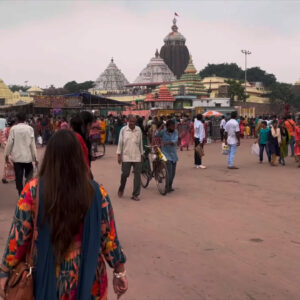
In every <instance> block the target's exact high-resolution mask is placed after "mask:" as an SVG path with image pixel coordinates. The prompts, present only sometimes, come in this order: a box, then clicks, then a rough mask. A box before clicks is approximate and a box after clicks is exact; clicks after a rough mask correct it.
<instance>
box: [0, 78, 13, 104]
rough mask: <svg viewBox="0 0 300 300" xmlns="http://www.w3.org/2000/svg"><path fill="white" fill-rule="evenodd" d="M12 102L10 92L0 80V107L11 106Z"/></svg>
mask: <svg viewBox="0 0 300 300" xmlns="http://www.w3.org/2000/svg"><path fill="white" fill-rule="evenodd" d="M13 102H14V98H13V93H12V91H11V90H10V89H9V88H8V86H7V85H6V84H5V83H4V81H3V80H2V79H0V105H9V104H13Z"/></svg>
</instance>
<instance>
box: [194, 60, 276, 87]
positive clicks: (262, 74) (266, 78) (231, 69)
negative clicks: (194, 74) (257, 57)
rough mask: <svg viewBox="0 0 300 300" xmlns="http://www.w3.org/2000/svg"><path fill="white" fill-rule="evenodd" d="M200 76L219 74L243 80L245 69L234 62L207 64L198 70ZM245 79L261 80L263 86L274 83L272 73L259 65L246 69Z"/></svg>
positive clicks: (250, 80)
mask: <svg viewBox="0 0 300 300" xmlns="http://www.w3.org/2000/svg"><path fill="white" fill-rule="evenodd" d="M199 75H200V77H202V78H203V77H210V76H213V75H215V76H219V77H226V78H231V79H237V80H244V78H245V71H244V70H243V69H241V68H240V67H239V66H238V65H237V64H235V63H231V64H228V63H223V64H208V65H207V66H206V67H205V68H204V69H203V70H201V71H200V72H199ZM247 81H249V82H255V81H258V82H262V83H263V84H264V86H266V87H269V86H271V85H272V84H275V82H276V77H275V75H274V74H269V73H267V72H266V71H265V70H262V69H261V68H259V67H253V68H249V69H247Z"/></svg>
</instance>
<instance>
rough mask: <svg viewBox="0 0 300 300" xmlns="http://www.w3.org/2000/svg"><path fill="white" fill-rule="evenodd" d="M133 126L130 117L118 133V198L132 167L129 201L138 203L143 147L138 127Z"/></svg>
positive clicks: (133, 118) (121, 193)
mask: <svg viewBox="0 0 300 300" xmlns="http://www.w3.org/2000/svg"><path fill="white" fill-rule="evenodd" d="M135 124H136V118H135V117H134V116H130V117H129V121H128V125H127V126H125V127H123V128H122V129H121V131H120V137H119V143H118V150H117V154H118V163H119V164H122V175H121V184H120V187H119V191H118V196H119V197H122V196H123V193H124V189H125V185H126V181H127V178H128V176H129V174H130V170H131V166H133V170H134V184H133V193H132V197H131V199H132V200H136V201H139V200H140V198H139V195H140V192H141V171H142V163H141V161H142V155H143V153H144V147H143V136H142V131H141V129H140V128H139V127H137V126H135Z"/></svg>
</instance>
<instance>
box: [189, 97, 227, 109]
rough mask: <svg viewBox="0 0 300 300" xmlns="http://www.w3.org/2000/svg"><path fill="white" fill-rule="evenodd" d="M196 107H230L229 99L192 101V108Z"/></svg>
mask: <svg viewBox="0 0 300 300" xmlns="http://www.w3.org/2000/svg"><path fill="white" fill-rule="evenodd" d="M196 107H216V108H218V107H230V98H202V99H195V100H193V108H196Z"/></svg>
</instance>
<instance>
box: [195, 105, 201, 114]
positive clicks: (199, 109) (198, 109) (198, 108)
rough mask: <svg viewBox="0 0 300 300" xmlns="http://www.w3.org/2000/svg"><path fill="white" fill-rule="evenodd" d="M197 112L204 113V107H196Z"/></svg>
mask: <svg viewBox="0 0 300 300" xmlns="http://www.w3.org/2000/svg"><path fill="white" fill-rule="evenodd" d="M195 113H196V115H198V114H202V113H203V108H202V107H195Z"/></svg>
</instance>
